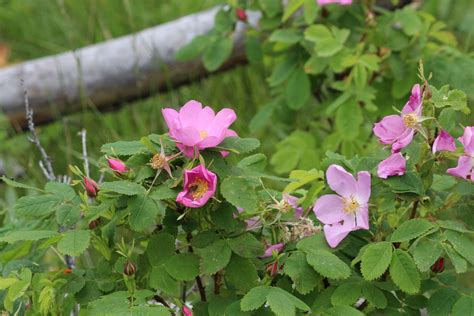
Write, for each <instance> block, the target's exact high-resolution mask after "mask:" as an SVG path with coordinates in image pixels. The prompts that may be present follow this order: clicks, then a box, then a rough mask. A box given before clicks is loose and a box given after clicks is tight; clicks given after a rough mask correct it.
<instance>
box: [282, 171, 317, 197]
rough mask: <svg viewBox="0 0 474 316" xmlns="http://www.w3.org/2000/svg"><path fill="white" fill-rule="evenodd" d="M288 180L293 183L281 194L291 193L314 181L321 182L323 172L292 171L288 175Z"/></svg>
mask: <svg viewBox="0 0 474 316" xmlns="http://www.w3.org/2000/svg"><path fill="white" fill-rule="evenodd" d="M290 179H291V180H292V181H293V182H291V183H290V184H288V185H287V186H286V187H285V189H284V190H283V192H285V193H291V192H293V191H295V190H297V189H299V188H301V187H302V186H304V185H306V184H308V183H310V182H312V181H315V180H323V179H324V172H322V171H320V170H316V169H311V170H308V171H307V170H293V171H292V172H291V173H290Z"/></svg>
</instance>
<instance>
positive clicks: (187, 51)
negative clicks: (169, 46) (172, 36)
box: [175, 35, 209, 61]
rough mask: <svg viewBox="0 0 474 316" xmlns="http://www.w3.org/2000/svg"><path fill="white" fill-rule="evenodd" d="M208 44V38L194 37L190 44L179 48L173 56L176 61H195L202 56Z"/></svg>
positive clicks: (205, 36)
mask: <svg viewBox="0 0 474 316" xmlns="http://www.w3.org/2000/svg"><path fill="white" fill-rule="evenodd" d="M208 43H209V36H207V35H199V36H196V37H194V38H193V39H192V40H191V42H189V43H187V44H186V45H184V46H183V47H181V48H180V49H179V50H178V51H177V52H176V54H175V58H176V60H177V61H188V60H193V59H197V58H198V57H199V56H201V55H202V53H203V52H204V49H205V48H206V45H207V44H208Z"/></svg>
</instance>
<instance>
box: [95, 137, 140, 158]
mask: <svg viewBox="0 0 474 316" xmlns="http://www.w3.org/2000/svg"><path fill="white" fill-rule="evenodd" d="M100 151H101V152H103V153H105V154H106V155H110V156H132V155H135V154H139V153H146V152H148V148H147V147H146V146H145V145H143V144H142V143H141V142H140V141H138V140H135V141H118V142H115V143H108V144H104V145H102V147H101V148H100Z"/></svg>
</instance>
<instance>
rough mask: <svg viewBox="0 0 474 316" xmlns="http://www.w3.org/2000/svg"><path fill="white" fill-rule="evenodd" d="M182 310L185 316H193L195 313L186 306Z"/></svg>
mask: <svg viewBox="0 0 474 316" xmlns="http://www.w3.org/2000/svg"><path fill="white" fill-rule="evenodd" d="M182 309H183V314H184V316H193V311H192V310H191V309H190V308H189V307H187V306H186V305H183V308H182Z"/></svg>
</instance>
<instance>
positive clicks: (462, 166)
mask: <svg viewBox="0 0 474 316" xmlns="http://www.w3.org/2000/svg"><path fill="white" fill-rule="evenodd" d="M458 140H459V141H460V142H461V144H462V145H463V146H464V154H463V155H462V156H461V157H459V160H458V165H457V166H456V167H455V168H450V169H448V171H447V172H448V173H449V174H450V175H452V176H455V177H460V178H464V179H466V180H467V179H470V180H471V181H472V182H474V126H467V127H465V128H464V134H463V136H462V137H459V138H458Z"/></svg>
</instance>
